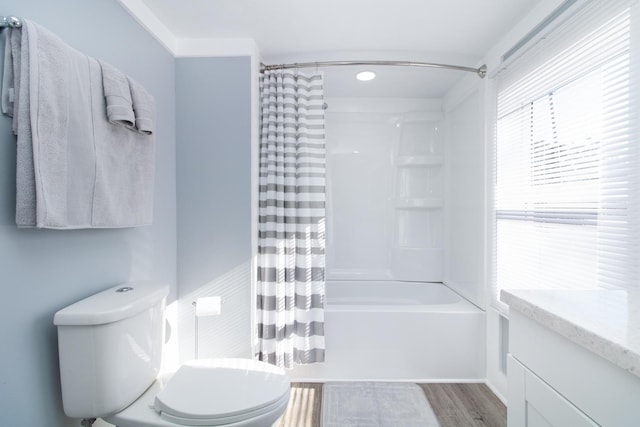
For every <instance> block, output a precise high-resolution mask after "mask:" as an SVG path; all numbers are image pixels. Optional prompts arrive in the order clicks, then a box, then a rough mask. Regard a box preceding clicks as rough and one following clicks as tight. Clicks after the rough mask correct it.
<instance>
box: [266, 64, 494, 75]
mask: <svg viewBox="0 0 640 427" xmlns="http://www.w3.org/2000/svg"><path fill="white" fill-rule="evenodd" d="M352 65H392V66H398V67H424V68H443V69H448V70H457V71H467V72H471V73H475V74H477V75H478V77H480V78H481V79H483V78H485V76H486V75H487V66H486V65H482V66H480V67H479V68H472V67H463V66H461V65H449V64H435V63H431V62H412V61H320V62H299V63H293V64H276V65H265V64H262V63H261V64H260V72H261V73H263V72H265V71H271V70H283V69H287V68H317V67H340V66H352Z"/></svg>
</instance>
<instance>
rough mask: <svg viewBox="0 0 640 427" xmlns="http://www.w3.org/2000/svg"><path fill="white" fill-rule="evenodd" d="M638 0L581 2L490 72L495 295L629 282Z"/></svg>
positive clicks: (638, 212)
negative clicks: (494, 94)
mask: <svg viewBox="0 0 640 427" xmlns="http://www.w3.org/2000/svg"><path fill="white" fill-rule="evenodd" d="M636 3H637V2H636V1H630V0H624V1H623V0H614V1H602V0H592V1H587V2H585V4H584V5H583V6H582V7H581V8H580V10H578V11H577V12H575V13H574V14H573V15H572V16H571V17H570V18H568V19H567V20H566V21H565V22H563V23H561V24H560V25H559V26H557V27H556V28H555V29H554V30H553V31H552V32H551V33H550V34H548V35H546V37H545V38H544V39H543V40H542V41H540V42H538V43H537V44H536V46H534V47H533V48H531V49H529V50H528V51H527V52H525V53H524V54H522V55H521V56H520V57H518V58H517V59H515V60H514V61H513V62H512V63H511V64H510V65H509V66H508V68H507V69H505V70H503V71H502V72H501V73H500V74H499V76H498V77H497V88H498V105H497V126H496V146H495V155H496V159H495V165H496V166H495V178H496V186H495V189H494V190H495V191H494V194H495V204H494V207H495V265H494V267H495V275H494V278H495V281H496V283H495V291H496V292H495V294H494V295H495V297H496V299H497V298H498V297H499V291H500V290H501V289H506V288H512V289H513V288H593V287H598V286H602V287H636V286H638V282H639V278H640V275H639V268H638V267H639V265H640V250H639V248H640V233H639V232H638V231H639V228H640V227H639V226H640V209H639V208H640V203H639V202H640V192H639V189H640V185H639V181H640V174H639V172H640V162H639V157H638V151H639V149H640V147H638V145H639V144H640V141H639V140H638V133H637V127H638V112H637V109H638V108H637V107H638V104H639V103H640V98H639V97H638V93H637V82H638V76H640V74H639V70H638V60H640V57H639V56H640V46H637V45H634V44H633V40H632V31H631V28H632V23H633V22H634V19H633V18H634V14H636V15H637V11H636V9H637V6H635V5H636ZM635 31H637V29H636V30H635Z"/></svg>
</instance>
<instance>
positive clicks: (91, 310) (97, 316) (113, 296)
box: [53, 280, 169, 326]
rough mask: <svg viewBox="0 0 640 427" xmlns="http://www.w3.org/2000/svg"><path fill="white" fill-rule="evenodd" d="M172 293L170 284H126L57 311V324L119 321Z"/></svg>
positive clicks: (54, 320)
mask: <svg viewBox="0 0 640 427" xmlns="http://www.w3.org/2000/svg"><path fill="white" fill-rule="evenodd" d="M168 294H169V284H168V283H165V282H159V281H153V280H144V281H137V282H129V283H124V284H121V285H118V286H114V287H112V288H109V289H106V290H104V291H102V292H99V293H97V294H94V295H91V296H89V297H87V298H85V299H83V300H80V301H78V302H76V303H74V304H71V305H70V306H68V307H65V308H63V309H62V310H60V311H58V312H57V313H56V314H55V316H54V317H53V323H54V325H58V326H74V325H75V326H80V325H102V324H106V323H112V322H117V321H118V320H122V319H125V318H127V317H131V316H135V315H136V314H138V313H141V312H143V311H144V310H146V309H148V308H150V307H152V306H154V305H156V304H158V303H159V302H160V301H161V300H162V299H163V298H165V297H166V296H167V295H168Z"/></svg>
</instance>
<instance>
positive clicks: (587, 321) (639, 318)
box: [500, 289, 640, 377]
mask: <svg viewBox="0 0 640 427" xmlns="http://www.w3.org/2000/svg"><path fill="white" fill-rule="evenodd" d="M500 299H501V300H502V301H503V302H505V303H506V304H508V305H509V309H510V310H515V311H517V312H519V313H521V314H523V315H524V316H526V317H528V318H530V319H532V320H535V321H536V322H538V323H540V324H542V325H544V326H546V327H548V328H549V329H551V330H553V331H555V332H557V333H558V334H560V335H562V336H564V337H565V338H567V339H569V340H570V341H573V342H574V343H576V344H578V345H581V346H583V347H585V348H586V349H588V350H590V351H592V352H593V353H595V354H597V355H599V356H601V357H603V358H605V359H606V360H608V361H610V362H611V363H613V364H615V365H617V366H619V367H621V368H622V369H624V370H626V371H628V372H630V373H632V374H634V375H637V376H639V377H640V290H630V291H624V290H604V289H603V290H515V289H514V290H509V291H506V290H503V291H502V292H501V294H500Z"/></svg>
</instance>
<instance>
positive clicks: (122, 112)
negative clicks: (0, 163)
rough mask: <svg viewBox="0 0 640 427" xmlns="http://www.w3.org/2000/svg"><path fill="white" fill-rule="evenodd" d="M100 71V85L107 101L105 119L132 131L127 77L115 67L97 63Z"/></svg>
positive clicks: (132, 123)
mask: <svg viewBox="0 0 640 427" xmlns="http://www.w3.org/2000/svg"><path fill="white" fill-rule="evenodd" d="M99 63H100V68H101V69H102V85H103V87H104V96H105V99H106V101H107V117H108V119H109V122H110V123H112V124H114V125H121V126H125V127H128V128H130V129H133V128H134V127H135V126H134V122H135V115H134V114H133V103H132V101H131V90H130V88H129V81H128V80H127V77H126V76H125V75H124V74H123V73H122V72H121V71H120V70H118V69H117V68H116V67H114V66H112V65H110V64H107V63H106V62H104V61H99Z"/></svg>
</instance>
